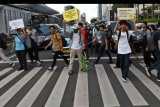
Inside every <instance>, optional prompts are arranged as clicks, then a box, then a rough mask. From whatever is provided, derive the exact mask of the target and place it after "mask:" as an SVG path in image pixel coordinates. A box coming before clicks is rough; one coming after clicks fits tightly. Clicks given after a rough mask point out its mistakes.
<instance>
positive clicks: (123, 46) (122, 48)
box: [117, 31, 134, 54]
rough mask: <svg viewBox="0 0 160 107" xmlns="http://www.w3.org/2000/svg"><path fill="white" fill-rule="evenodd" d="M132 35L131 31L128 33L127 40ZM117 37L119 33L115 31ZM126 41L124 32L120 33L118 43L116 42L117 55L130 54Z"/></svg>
mask: <svg viewBox="0 0 160 107" xmlns="http://www.w3.org/2000/svg"><path fill="white" fill-rule="evenodd" d="M132 34H133V31H128V39H129V38H130V36H131V35H132ZM118 35H119V31H117V36H118ZM133 36H134V35H133ZM128 39H127V33H126V31H125V32H121V36H120V38H119V42H118V54H128V53H131V48H130V45H129V43H128Z"/></svg>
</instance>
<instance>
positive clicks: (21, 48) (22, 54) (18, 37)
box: [8, 28, 28, 71]
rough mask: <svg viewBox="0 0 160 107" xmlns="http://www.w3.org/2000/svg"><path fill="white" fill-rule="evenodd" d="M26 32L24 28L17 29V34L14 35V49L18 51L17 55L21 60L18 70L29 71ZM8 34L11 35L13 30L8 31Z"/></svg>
mask: <svg viewBox="0 0 160 107" xmlns="http://www.w3.org/2000/svg"><path fill="white" fill-rule="evenodd" d="M26 35H27V34H26V32H25V30H24V29H21V28H18V29H16V34H15V35H14V46H15V47H14V49H15V52H16V56H17V58H18V61H19V65H20V67H19V68H18V71H20V70H23V69H24V71H27V70H28V68H27V60H26V51H25V50H26V49H27V47H26V44H25V38H26ZM8 36H11V30H10V29H9V31H8Z"/></svg>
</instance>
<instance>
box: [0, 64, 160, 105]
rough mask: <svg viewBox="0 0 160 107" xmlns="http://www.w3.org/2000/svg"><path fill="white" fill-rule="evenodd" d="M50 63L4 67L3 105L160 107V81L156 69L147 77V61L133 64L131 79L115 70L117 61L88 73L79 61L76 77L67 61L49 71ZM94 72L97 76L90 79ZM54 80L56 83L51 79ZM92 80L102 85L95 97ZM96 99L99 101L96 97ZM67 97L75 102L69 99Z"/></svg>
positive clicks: (0, 97) (0, 76) (0, 73)
mask: <svg viewBox="0 0 160 107" xmlns="http://www.w3.org/2000/svg"><path fill="white" fill-rule="evenodd" d="M77 63H78V62H77ZM47 64H48V62H46V63H45V64H44V66H42V67H33V68H31V69H30V70H29V71H23V70H22V71H17V70H16V69H15V68H2V69H1V71H0V80H1V81H0V107H97V105H101V106H99V107H159V105H160V83H159V82H157V81H155V80H154V79H155V76H156V71H154V72H152V73H153V76H154V78H149V77H147V75H146V74H145V70H144V64H139V63H138V64H137V63H136V64H133V65H131V67H130V73H129V79H128V80H127V82H123V81H122V80H121V70H120V69H115V68H114V66H115V64H110V65H109V64H106V63H100V64H96V65H94V68H95V69H92V70H89V71H88V72H81V71H80V70H79V66H78V65H77V64H76V67H74V71H75V72H74V74H73V75H72V76H68V67H64V65H63V64H60V63H58V64H57V66H56V67H54V70H53V71H48V70H47V68H48V67H49V66H48V65H47ZM90 72H92V73H93V74H95V75H96V77H97V78H95V77H93V78H89V77H90ZM6 74H8V75H6ZM4 75H6V76H5V77H4ZM110 76H112V77H113V78H112V77H110ZM53 77H54V78H53ZM91 79H92V80H91ZM51 80H52V81H54V83H52V82H50V81H51ZM89 81H93V82H95V83H96V82H97V83H98V86H95V87H99V92H98V93H96V94H95V95H92V96H91V95H90V91H93V92H92V93H94V89H89V87H90V86H91V85H93V86H92V87H94V85H95V84H89V83H90V82H89ZM71 83H74V84H75V85H74V84H71ZM117 83H118V84H117ZM115 84H117V85H115ZM47 86H50V88H48V87H47ZM70 87H71V88H70ZM117 87H118V89H116V88H117ZM117 90H118V91H117ZM66 92H70V93H66ZM42 96H44V97H42ZM98 96H100V97H101V99H99V97H98ZM96 98H97V102H96V101H95V100H93V99H96ZM67 100H72V101H69V102H67ZM99 100H102V101H99ZM100 102H102V104H100ZM63 103H65V104H63ZM91 103H92V104H91ZM94 103H95V105H94ZM97 103H99V104H97ZM122 103H123V104H122ZM91 105H92V106H91Z"/></svg>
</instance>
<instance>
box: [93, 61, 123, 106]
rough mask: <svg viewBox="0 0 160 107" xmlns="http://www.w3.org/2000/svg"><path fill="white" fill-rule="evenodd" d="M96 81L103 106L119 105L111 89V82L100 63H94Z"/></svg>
mask: <svg viewBox="0 0 160 107" xmlns="http://www.w3.org/2000/svg"><path fill="white" fill-rule="evenodd" d="M95 68H96V73H97V77H98V82H99V85H100V89H101V93H102V98H103V103H104V106H105V107H107V106H109V107H115V106H116V107H117V106H120V105H119V102H118V100H117V97H116V95H115V93H114V91H113V88H112V86H111V83H110V81H109V78H108V76H107V74H106V73H105V69H104V68H103V65H102V64H99V65H95Z"/></svg>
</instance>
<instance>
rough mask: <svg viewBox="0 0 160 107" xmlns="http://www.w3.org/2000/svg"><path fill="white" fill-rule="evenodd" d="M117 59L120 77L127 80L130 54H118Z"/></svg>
mask: <svg viewBox="0 0 160 107" xmlns="http://www.w3.org/2000/svg"><path fill="white" fill-rule="evenodd" d="M119 57H120V67H121V72H122V76H123V77H124V78H128V72H129V57H130V53H128V54H119Z"/></svg>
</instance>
